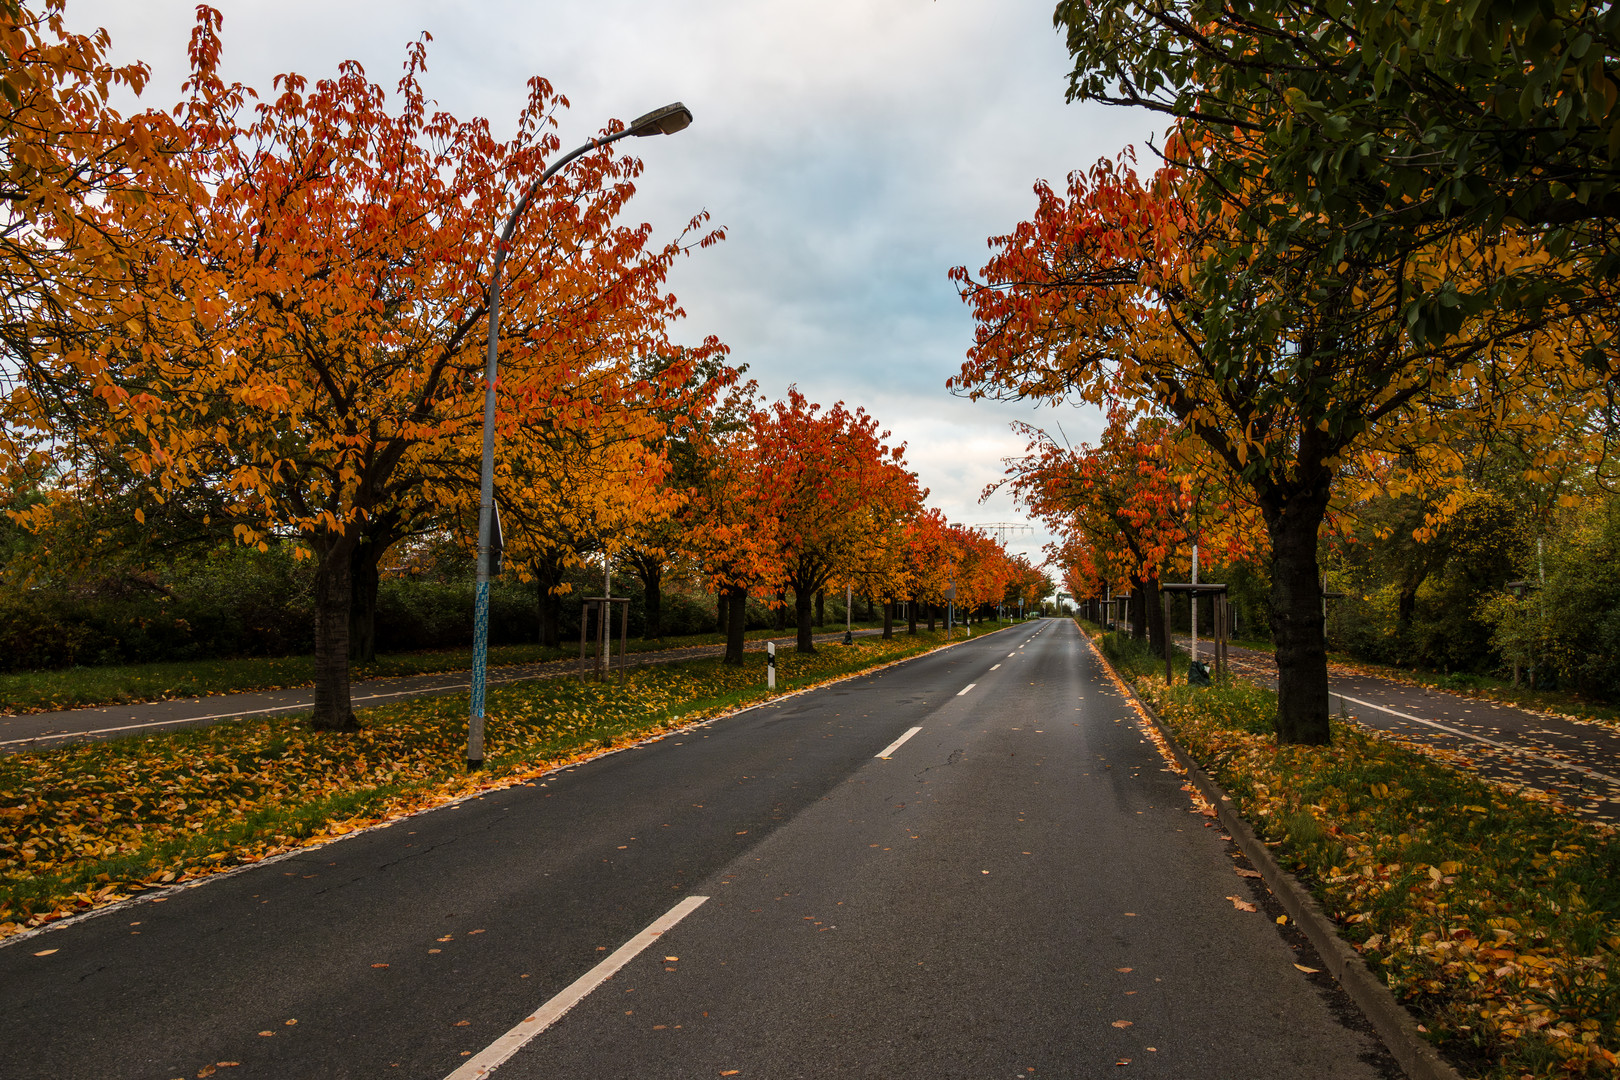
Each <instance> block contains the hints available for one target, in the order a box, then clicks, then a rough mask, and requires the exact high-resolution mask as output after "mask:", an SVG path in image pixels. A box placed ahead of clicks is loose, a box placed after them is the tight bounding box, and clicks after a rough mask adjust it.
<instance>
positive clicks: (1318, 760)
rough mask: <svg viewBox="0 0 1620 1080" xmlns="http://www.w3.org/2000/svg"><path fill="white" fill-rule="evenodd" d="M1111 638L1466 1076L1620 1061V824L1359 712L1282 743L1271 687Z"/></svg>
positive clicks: (1189, 743) (1593, 1071)
mask: <svg viewBox="0 0 1620 1080" xmlns="http://www.w3.org/2000/svg"><path fill="white" fill-rule="evenodd" d="M1109 651H1110V653H1111V655H1112V656H1113V658H1114V659H1116V661H1117V662H1121V664H1122V669H1128V668H1130V667H1132V666H1134V668H1135V671H1134V674H1135V676H1136V678H1135V685H1136V687H1137V690H1138V692H1140V693H1142V694H1144V696H1146V697H1147V698H1148V699H1149V700H1150V701H1151V702H1152V703H1153V704H1154V706H1155V708H1156V709H1157V710H1158V712H1159V713H1160V715H1161V716H1162V717H1163V718H1164V720H1165V722H1166V723H1167V724H1168V725H1169V727H1170V729H1171V730H1172V732H1173V733H1174V734H1175V737H1176V739H1177V740H1178V741H1179V742H1180V743H1181V744H1182V745H1183V746H1185V747H1186V748H1187V750H1188V751H1189V752H1190V753H1191V754H1192V756H1193V757H1194V759H1196V760H1197V761H1198V762H1199V763H1200V764H1201V765H1203V766H1204V768H1205V769H1207V770H1208V771H1209V772H1210V773H1211V774H1212V775H1213V776H1214V777H1215V778H1216V779H1217V780H1218V781H1219V782H1220V784H1221V785H1222V786H1223V787H1224V788H1225V789H1226V790H1227V792H1228V793H1230V794H1231V796H1232V798H1233V800H1234V801H1235V802H1237V804H1238V807H1239V810H1240V811H1241V813H1242V814H1243V816H1244V817H1245V818H1246V819H1247V820H1248V821H1249V822H1250V823H1251V824H1252V825H1253V826H1254V828H1255V831H1256V832H1257V833H1259V834H1260V835H1261V836H1262V837H1263V838H1265V840H1266V842H1267V843H1268V844H1270V845H1272V846H1273V848H1274V850H1275V854H1276V855H1277V858H1278V861H1279V862H1280V863H1281V864H1282V865H1284V866H1285V867H1287V868H1289V869H1292V870H1294V871H1295V872H1296V873H1297V874H1298V875H1299V876H1300V877H1301V878H1302V879H1303V880H1304V881H1305V882H1306V883H1307V884H1308V885H1309V886H1310V887H1311V889H1312V891H1313V892H1314V893H1315V894H1316V896H1317V898H1318V899H1319V900H1320V901H1321V902H1322V904H1323V906H1324V908H1325V909H1326V910H1327V911H1328V913H1329V914H1330V915H1331V916H1332V917H1333V918H1334V919H1335V920H1336V921H1337V922H1338V924H1339V928H1340V932H1341V934H1342V936H1343V937H1344V938H1345V939H1346V940H1347V941H1349V942H1351V943H1352V944H1353V945H1354V946H1355V947H1356V948H1357V949H1358V950H1359V951H1360V952H1361V954H1362V955H1363V957H1365V959H1366V960H1367V962H1368V964H1369V965H1370V966H1371V967H1372V969H1373V970H1374V971H1375V972H1378V973H1379V974H1381V975H1383V976H1384V978H1385V980H1386V982H1387V983H1388V985H1389V986H1390V988H1391V989H1392V990H1393V991H1394V993H1395V995H1396V997H1397V998H1399V999H1400V1000H1401V1001H1403V1002H1404V1003H1405V1004H1406V1005H1407V1006H1408V1007H1409V1008H1410V1009H1411V1010H1412V1011H1413V1012H1414V1013H1415V1014H1416V1015H1417V1016H1418V1018H1419V1020H1420V1021H1421V1022H1422V1024H1423V1025H1424V1026H1425V1028H1426V1029H1427V1031H1428V1033H1429V1037H1430V1038H1431V1039H1433V1040H1434V1041H1435V1042H1436V1043H1437V1044H1438V1045H1439V1046H1440V1047H1441V1049H1442V1050H1443V1051H1444V1052H1445V1053H1446V1054H1447V1056H1448V1057H1449V1058H1451V1060H1452V1061H1453V1062H1454V1063H1455V1064H1456V1065H1457V1066H1458V1067H1459V1068H1460V1069H1461V1070H1462V1071H1463V1072H1464V1073H1465V1074H1467V1075H1472V1076H1482V1077H1492V1078H1510V1077H1570V1076H1582V1077H1585V1076H1611V1075H1615V1074H1617V1073H1620V1058H1617V1056H1616V1052H1617V1051H1620V841H1617V837H1616V834H1615V832H1614V830H1612V829H1609V828H1606V827H1603V826H1598V825H1594V824H1592V823H1590V822H1585V821H1581V820H1579V819H1577V818H1576V816H1575V815H1573V814H1571V813H1570V812H1568V811H1567V810H1566V809H1565V808H1563V807H1561V806H1559V805H1557V804H1556V803H1555V802H1553V801H1552V800H1550V799H1548V798H1546V797H1543V796H1539V795H1538V794H1536V793H1531V792H1518V791H1513V790H1509V789H1507V788H1505V787H1502V786H1499V785H1496V784H1492V783H1489V782H1487V781H1484V780H1481V779H1479V778H1477V777H1475V776H1472V775H1470V774H1468V773H1466V772H1464V771H1462V770H1460V769H1457V768H1454V767H1451V766H1449V765H1448V764H1446V761H1445V760H1444V758H1443V756H1439V755H1437V754H1436V753H1435V752H1433V751H1432V750H1427V749H1426V750H1424V751H1421V752H1420V751H1419V750H1416V749H1413V748H1410V747H1407V746H1404V745H1401V744H1400V743H1398V742H1396V741H1394V740H1391V739H1386V738H1381V737H1378V736H1375V735H1374V734H1372V733H1370V732H1368V731H1367V730H1365V729H1363V728H1360V727H1357V726H1355V725H1351V724H1338V723H1336V724H1335V725H1334V728H1333V744H1332V745H1331V746H1328V747H1302V746H1278V745H1277V743H1276V740H1275V738H1274V736H1273V735H1272V720H1273V717H1274V716H1275V714H1276V696H1275V695H1274V694H1273V693H1271V692H1270V691H1268V690H1264V689H1261V688H1258V687H1255V686H1251V685H1247V684H1241V683H1234V684H1232V685H1228V686H1221V687H1212V688H1207V689H1206V688H1190V687H1187V686H1186V685H1184V684H1183V683H1180V682H1178V684H1177V685H1176V686H1174V687H1173V688H1171V689H1169V690H1166V687H1165V685H1164V676H1163V670H1162V667H1161V668H1159V669H1158V671H1157V673H1152V669H1151V667H1150V666H1149V665H1148V664H1145V663H1140V662H1136V663H1135V664H1134V665H1133V659H1134V658H1133V657H1131V656H1129V655H1122V651H1121V650H1119V649H1117V648H1116V649H1110V650H1109Z"/></svg>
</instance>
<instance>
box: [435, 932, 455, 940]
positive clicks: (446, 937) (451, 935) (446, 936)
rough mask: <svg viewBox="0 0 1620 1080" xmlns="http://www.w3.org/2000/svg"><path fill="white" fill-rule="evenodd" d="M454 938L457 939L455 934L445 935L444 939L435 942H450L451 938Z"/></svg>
mask: <svg viewBox="0 0 1620 1080" xmlns="http://www.w3.org/2000/svg"><path fill="white" fill-rule="evenodd" d="M453 937H455V935H454V934H446V935H444V937H442V938H435V939H434V940H435V941H449V940H450V939H451V938H453Z"/></svg>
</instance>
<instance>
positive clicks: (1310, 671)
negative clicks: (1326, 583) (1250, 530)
mask: <svg viewBox="0 0 1620 1080" xmlns="http://www.w3.org/2000/svg"><path fill="white" fill-rule="evenodd" d="M1327 502H1328V481H1327V480H1323V481H1322V482H1321V484H1320V490H1319V491H1309V490H1307V491H1304V492H1298V493H1294V494H1293V495H1292V497H1291V498H1287V499H1285V500H1284V499H1279V500H1277V502H1276V503H1274V504H1273V505H1272V506H1266V505H1264V504H1262V512H1263V513H1264V514H1265V519H1266V531H1267V532H1268V533H1269V534H1270V535H1271V633H1272V639H1273V640H1274V641H1275V642H1276V648H1277V737H1278V739H1279V740H1280V741H1281V742H1284V743H1301V744H1308V745H1314V746H1322V745H1326V744H1327V742H1328V739H1329V727H1328V716H1329V713H1328V677H1327V642H1326V641H1325V640H1323V636H1322V583H1321V576H1320V568H1319V567H1318V566H1317V560H1316V545H1317V535H1318V533H1319V531H1320V529H1321V526H1322V517H1323V513H1324V511H1325V510H1326V508H1327ZM1278 504H1280V505H1278Z"/></svg>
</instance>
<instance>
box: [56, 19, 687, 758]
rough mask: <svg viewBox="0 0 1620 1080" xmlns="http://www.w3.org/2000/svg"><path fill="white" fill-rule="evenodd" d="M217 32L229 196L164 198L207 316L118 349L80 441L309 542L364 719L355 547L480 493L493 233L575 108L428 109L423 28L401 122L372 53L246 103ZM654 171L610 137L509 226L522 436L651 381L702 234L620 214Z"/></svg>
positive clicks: (579, 423) (200, 120)
mask: <svg viewBox="0 0 1620 1080" xmlns="http://www.w3.org/2000/svg"><path fill="white" fill-rule="evenodd" d="M219 26H220V17H219V15H218V13H216V12H213V11H211V10H209V9H207V8H202V9H199V21H198V24H197V27H196V30H195V32H194V33H193V37H192V48H191V52H192V61H193V72H192V76H191V78H190V80H188V82H187V89H188V91H189V94H190V96H189V98H188V99H187V101H185V102H184V103H183V104H182V107H181V109H180V121H181V124H182V127H183V130H184V135H185V139H186V142H185V147H184V149H185V154H186V155H187V158H188V161H189V163H190V167H191V169H192V170H193V174H194V176H195V177H196V181H195V187H196V188H201V189H206V190H207V191H208V192H210V196H209V198H208V199H206V200H203V199H201V198H200V197H192V196H191V195H190V191H189V190H188V191H179V192H165V193H163V198H164V199H166V200H169V201H171V202H179V203H180V210H181V211H183V213H181V212H180V211H177V212H176V214H175V220H176V221H180V222H184V223H185V224H186V228H185V229H183V230H179V231H176V232H175V233H174V234H173V235H172V236H170V237H169V246H170V249H171V250H173V251H175V252H179V253H181V254H183V255H184V256H185V257H186V260H187V263H186V265H187V266H191V267H197V268H200V269H199V271H198V273H197V275H196V278H195V282H194V283H193V282H191V281H189V280H188V281H182V282H176V283H175V287H176V288H181V287H183V288H184V296H185V299H186V304H187V308H188V310H187V314H186V318H185V319H183V320H181V319H174V320H170V321H166V322H165V321H159V320H157V319H155V318H154V319H150V320H148V321H147V323H146V324H145V325H142V326H140V327H139V328H138V332H136V333H133V334H125V335H122V336H120V337H118V338H115V339H109V340H107V341H106V342H105V343H104V344H103V345H102V346H101V348H102V350H103V351H104V353H105V356H106V366H105V368H104V370H102V371H99V372H95V373H94V374H93V377H89V378H87V379H85V380H83V381H82V385H80V386H76V387H75V388H74V390H75V393H77V394H79V395H80V396H82V397H85V398H87V399H91V400H93V401H95V402H97V403H99V408H100V410H101V412H100V413H98V414H97V415H95V416H94V417H92V419H93V421H94V422H93V423H90V424H87V425H86V426H85V428H84V430H83V431H82V432H81V435H80V438H81V439H82V440H83V441H84V444H85V445H92V444H100V445H103V446H106V447H109V448H111V449H112V450H113V452H116V453H118V454H119V455H120V456H121V457H122V458H123V460H125V461H126V462H128V463H129V464H130V465H131V466H132V467H133V468H135V469H136V470H137V471H139V472H141V473H144V474H145V475H147V476H148V477H149V482H148V484H149V491H150V492H151V497H152V498H153V500H154V501H158V502H161V501H162V500H163V499H164V498H166V493H168V492H170V491H173V490H176V489H183V488H187V487H189V486H191V485H194V484H197V483H205V484H208V485H210V486H213V487H215V488H216V489H219V490H223V491H226V492H228V493H230V495H231V502H230V506H229V508H228V512H229V514H230V518H231V521H232V523H233V528H234V530H235V532H236V535H237V536H238V537H239V538H240V539H241V540H242V541H243V542H246V543H258V544H264V543H266V542H267V541H268V539H269V538H271V537H273V536H286V537H289V538H293V539H295V540H296V542H297V543H298V544H299V545H300V546H301V547H302V548H303V549H304V550H306V551H308V552H309V553H310V554H312V555H313V557H314V558H315V560H316V562H317V567H318V569H317V573H316V607H317V615H316V633H315V651H316V667H317V682H316V694H315V722H316V724H317V725H319V726H323V727H335V728H344V727H351V726H353V724H354V718H353V713H352V710H351V708H350V704H349V689H348V632H349V604H350V594H351V574H352V567H353V560H354V555H355V549H356V547H357V545H359V544H360V543H361V542H362V538H363V537H365V535H366V530H367V527H368V525H369V523H371V522H373V521H374V520H377V519H378V518H379V517H381V516H383V515H386V514H387V513H388V512H389V511H390V509H391V508H392V507H395V506H397V505H400V504H402V503H409V504H411V505H420V504H422V503H427V504H439V505H444V506H451V507H453V506H456V505H458V503H459V502H463V501H465V500H466V498H467V492H466V485H465V478H466V476H467V475H468V472H469V468H470V464H469V463H472V462H475V461H476V460H477V456H478V449H479V433H480V430H481V421H482V410H481V407H480V406H481V403H482V398H483V380H482V376H481V371H482V368H483V363H482V355H481V351H482V344H483V335H482V332H481V331H482V330H483V328H484V326H485V321H486V316H487V303H486V295H485V288H484V283H485V280H486V278H487V271H488V259H489V255H490V252H491V251H492V244H493V243H494V230H495V228H496V226H497V224H498V223H499V222H500V221H501V220H503V219H504V217H505V216H506V215H507V213H508V211H509V210H510V204H511V202H512V200H513V199H514V198H515V197H516V193H517V192H520V191H523V190H525V189H526V188H527V187H528V186H529V185H530V183H531V182H532V181H533V179H534V178H535V177H537V176H539V175H540V173H541V171H542V170H543V169H544V166H545V163H546V159H547V158H548V157H549V156H551V155H552V154H554V153H555V152H556V150H557V148H558V144H557V140H556V137H555V136H554V135H553V134H552V133H551V130H550V129H551V128H552V127H553V126H554V125H555V115H554V114H555V111H556V110H557V109H559V108H560V107H562V106H563V105H565V104H566V102H564V101H563V99H561V98H560V97H558V96H557V95H556V94H555V93H554V92H553V91H552V89H551V87H550V85H549V84H548V83H546V82H545V80H543V79H539V78H536V79H533V80H531V82H530V86H529V99H528V102H527V105H526V107H525V108H524V110H523V112H522V114H521V115H520V117H519V120H518V125H517V135H516V136H515V137H514V139H513V140H511V141H510V142H506V143H502V142H499V141H497V140H495V139H493V138H492V137H491V136H490V134H489V130H488V125H487V124H486V123H485V122H484V121H481V120H478V121H468V122H463V121H458V120H456V119H455V118H454V117H452V116H450V115H448V114H446V113H443V112H430V110H429V103H428V101H427V99H426V98H425V96H424V93H423V90H422V87H421V83H420V76H421V73H422V71H423V68H424V64H425V46H424V44H423V43H421V42H418V43H417V44H415V45H413V46H412V47H411V49H410V50H409V52H408V56H407V60H406V64H405V72H404V75H403V77H402V78H401V80H400V82H399V86H398V101H399V107H398V109H397V111H391V110H390V108H389V95H388V94H387V93H386V92H385V91H383V90H382V89H381V88H380V87H378V86H376V85H375V84H372V83H370V82H369V81H368V80H367V79H366V77H365V75H364V72H363V71H362V70H361V69H360V67H359V65H357V64H354V63H347V64H344V65H342V67H341V68H340V70H339V73H338V75H337V77H335V78H332V79H324V80H320V81H318V82H315V83H313V84H312V83H310V82H309V81H308V80H306V79H305V78H303V77H301V76H298V75H284V76H280V77H278V78H277V80H276V84H275V89H276V94H275V96H274V97H273V99H271V100H268V101H265V102H263V103H261V104H259V105H257V106H256V107H253V108H252V109H251V111H249V110H248V102H249V101H250V99H251V97H252V94H251V91H249V90H247V89H246V88H244V87H242V86H240V85H229V84H226V83H225V82H224V81H223V80H222V79H221V78H220V77H219V75H218V60H219V51H220V39H219V36H218V30H219ZM424 40H425V39H424ZM614 130H617V129H614ZM639 171H640V165H639V163H638V162H636V161H635V160H634V159H632V158H626V157H618V156H615V155H614V154H612V153H611V152H609V151H607V150H605V149H604V150H599V151H597V152H595V153H592V154H589V155H586V156H585V157H583V158H581V159H580V160H579V161H578V162H576V163H575V166H574V167H573V168H572V169H571V170H570V171H569V172H567V173H566V174H563V175H560V176H558V177H557V178H555V181H554V182H553V183H552V184H550V185H549V186H548V187H547V189H546V190H545V191H544V192H542V193H541V200H540V201H539V203H538V204H537V205H535V206H534V207H532V208H531V210H530V213H529V217H528V219H527V224H526V227H525V229H524V230H522V231H521V232H520V233H519V235H518V236H517V237H516V238H514V240H513V241H512V246H511V249H510V250H509V252H508V254H507V261H506V267H507V271H506V274H507V276H506V281H505V284H504V287H503V298H502V303H503V308H504V312H505V314H504V317H503V323H502V330H503V335H502V339H501V341H500V343H499V350H500V355H501V363H500V370H501V379H500V383H499V385H498V387H497V390H498V398H499V401H498V411H497V426H498V428H499V431H500V435H501V436H502V437H503V441H504V440H507V439H510V438H511V437H513V436H514V435H515V433H516V432H517V431H519V430H520V429H525V428H529V427H532V426H536V425H540V426H548V427H550V428H553V429H557V430H562V429H571V428H588V427H590V426H591V425H593V424H594V423H596V421H597V419H598V418H599V417H600V416H601V415H602V413H603V411H604V410H605V409H608V408H611V407H612V406H613V405H615V404H616V403H617V402H618V401H621V400H624V399H626V398H635V397H639V396H644V395H645V394H646V393H647V392H648V390H647V388H646V387H645V386H641V385H638V380H636V379H634V378H631V377H626V376H624V374H623V371H624V369H625V368H627V367H628V366H629V365H630V364H631V361H632V360H633V358H634V357H635V356H636V355H638V354H640V353H643V352H646V351H652V350H654V349H656V348H658V347H659V345H660V341H661V336H662V333H663V330H664V327H665V325H666V324H667V322H668V320H669V319H671V318H672V317H674V316H675V315H676V314H677V312H678V309H677V308H676V307H675V301H674V299H673V298H672V297H670V296H668V295H667V294H666V293H665V292H664V291H663V290H662V282H663V279H664V276H665V273H666V272H667V269H668V267H669V265H670V263H671V261H672V260H673V259H674V258H676V257H678V256H679V255H680V254H681V253H682V252H683V251H684V250H686V245H687V242H688V241H687V238H686V237H684V236H683V237H682V238H681V239H678V240H676V241H674V242H672V243H670V244H667V245H665V246H663V247H661V248H655V247H652V246H650V245H649V238H650V229H649V227H647V226H641V227H639V228H627V227H624V226H622V225H619V224H617V221H616V219H617V216H618V215H619V213H620V212H621V211H622V210H623V208H624V206H625V204H626V202H627V201H628V199H629V198H630V197H631V195H632V193H633V190H634V189H633V180H634V178H635V176H636V175H637V174H638V173H639ZM160 201H162V200H160ZM711 238H712V237H704V238H703V239H705V240H707V239H711ZM671 377H672V378H673V379H675V380H676V381H678V380H679V378H680V377H681V376H680V375H679V373H671Z"/></svg>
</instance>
